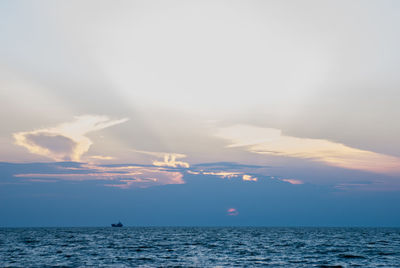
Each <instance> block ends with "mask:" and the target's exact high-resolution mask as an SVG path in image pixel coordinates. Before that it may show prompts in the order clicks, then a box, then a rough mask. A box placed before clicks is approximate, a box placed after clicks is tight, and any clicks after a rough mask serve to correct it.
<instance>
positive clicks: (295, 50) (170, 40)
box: [0, 0, 400, 227]
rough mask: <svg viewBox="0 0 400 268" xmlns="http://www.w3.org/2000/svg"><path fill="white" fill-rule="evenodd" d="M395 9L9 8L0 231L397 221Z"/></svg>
mask: <svg viewBox="0 0 400 268" xmlns="http://www.w3.org/2000/svg"><path fill="white" fill-rule="evenodd" d="M399 11H400V2H398V1H395V0H391V1H390V0H379V1H378V0H375V1H371V0H353V1H340V0H339V1H317V0H305V1H295V0H293V1H289V0H284V1H255V0H250V1H220V0H217V1H123V0H117V1H111V0H109V1H91V0H87V1H50V0H49V1H44V0H39V1H35V2H33V1H23V0H21V1H11V0H5V1H1V3H0V22H1V23H0V33H1V34H0V122H1V128H0V226H10V227H13V226H109V224H110V223H111V222H116V221H118V220H120V221H122V222H123V223H124V224H125V225H128V226H165V225H174V226H181V225H191V226H193V225H194V226H400V208H399V206H398V205H397V204H399V203H400V140H399V138H398V137H399V136H400V124H398V118H399V117H400V108H399V103H400V92H399V88H400V76H399V75H398V70H399V66H400V52H399V50H398V47H400V33H399V31H400V30H399V29H400V27H399V26H400V17H399V16H398V14H399Z"/></svg>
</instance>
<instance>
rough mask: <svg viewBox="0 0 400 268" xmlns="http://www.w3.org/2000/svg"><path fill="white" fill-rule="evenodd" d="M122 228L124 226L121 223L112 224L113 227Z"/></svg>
mask: <svg viewBox="0 0 400 268" xmlns="http://www.w3.org/2000/svg"><path fill="white" fill-rule="evenodd" d="M122 226H124V225H123V224H122V223H121V222H118V223H112V224H111V227H122Z"/></svg>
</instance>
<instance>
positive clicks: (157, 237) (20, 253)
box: [0, 227, 400, 267]
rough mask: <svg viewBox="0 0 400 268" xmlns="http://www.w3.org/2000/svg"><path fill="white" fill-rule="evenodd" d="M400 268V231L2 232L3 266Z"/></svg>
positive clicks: (0, 259) (134, 229) (0, 253)
mask: <svg viewBox="0 0 400 268" xmlns="http://www.w3.org/2000/svg"><path fill="white" fill-rule="evenodd" d="M46 266H49V267H50V266H51V267H57V266H59V267H225V266H226V267H235V266H236V267H261V266H271V267H357V266H358V267H400V229H399V228H256V227H254V228H253V227H243V228H242V227H227V228H222V227H221V228H211V227H210V228H206V227H205V228H203V227H193V228H191V227H165V228H163V227H154V228H153V227H149V228H147V227H143V228H142V227H140V228H139V227H128V228H127V227H123V228H0V267H46Z"/></svg>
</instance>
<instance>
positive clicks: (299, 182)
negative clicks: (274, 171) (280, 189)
mask: <svg viewBox="0 0 400 268" xmlns="http://www.w3.org/2000/svg"><path fill="white" fill-rule="evenodd" d="M281 181H286V182H288V183H290V184H304V182H303V181H301V180H295V179H281Z"/></svg>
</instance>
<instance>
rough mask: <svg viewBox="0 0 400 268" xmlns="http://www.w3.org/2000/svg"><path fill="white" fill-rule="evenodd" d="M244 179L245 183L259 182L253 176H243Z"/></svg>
mask: <svg viewBox="0 0 400 268" xmlns="http://www.w3.org/2000/svg"><path fill="white" fill-rule="evenodd" d="M242 179H243V180H244V181H257V180H258V179H257V178H256V177H253V176H251V175H246V174H245V175H243V176H242Z"/></svg>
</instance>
